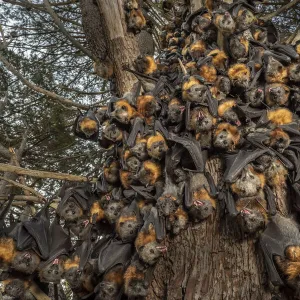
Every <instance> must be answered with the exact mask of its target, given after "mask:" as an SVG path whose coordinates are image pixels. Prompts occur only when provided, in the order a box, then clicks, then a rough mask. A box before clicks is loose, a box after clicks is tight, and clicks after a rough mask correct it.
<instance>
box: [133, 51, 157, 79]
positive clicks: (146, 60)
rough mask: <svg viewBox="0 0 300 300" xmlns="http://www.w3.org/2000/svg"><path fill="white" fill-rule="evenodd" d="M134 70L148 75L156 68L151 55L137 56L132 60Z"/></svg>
mask: <svg viewBox="0 0 300 300" xmlns="http://www.w3.org/2000/svg"><path fill="white" fill-rule="evenodd" d="M134 68H135V69H136V71H138V72H140V73H143V74H145V75H150V74H152V73H154V72H155V71H156V70H157V64H156V62H155V60H154V58H153V57H152V56H148V55H147V56H139V57H138V58H137V59H136V60H135V62H134Z"/></svg>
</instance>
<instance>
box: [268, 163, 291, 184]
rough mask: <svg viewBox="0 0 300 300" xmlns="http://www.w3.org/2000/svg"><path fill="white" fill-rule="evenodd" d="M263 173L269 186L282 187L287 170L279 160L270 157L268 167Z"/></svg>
mask: <svg viewBox="0 0 300 300" xmlns="http://www.w3.org/2000/svg"><path fill="white" fill-rule="evenodd" d="M265 174H266V179H267V183H268V184H269V185H270V186H272V187H275V186H277V187H278V186H281V187H282V186H284V185H285V181H286V177H287V174H288V172H287V170H286V168H285V167H284V165H283V164H282V163H281V161H280V160H277V159H272V162H271V163H270V165H269V167H268V168H267V169H266V170H265Z"/></svg>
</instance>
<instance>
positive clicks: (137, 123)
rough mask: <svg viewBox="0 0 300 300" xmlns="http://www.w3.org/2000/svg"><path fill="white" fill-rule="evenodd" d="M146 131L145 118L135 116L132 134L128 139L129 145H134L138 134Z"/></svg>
mask: <svg viewBox="0 0 300 300" xmlns="http://www.w3.org/2000/svg"><path fill="white" fill-rule="evenodd" d="M144 131H145V125H144V120H143V119H142V118H135V119H134V123H133V125H132V129H131V131H130V134H129V136H128V138H127V140H126V144H127V146H128V147H133V146H134V145H135V140H136V137H137V135H138V134H140V135H143V134H144Z"/></svg>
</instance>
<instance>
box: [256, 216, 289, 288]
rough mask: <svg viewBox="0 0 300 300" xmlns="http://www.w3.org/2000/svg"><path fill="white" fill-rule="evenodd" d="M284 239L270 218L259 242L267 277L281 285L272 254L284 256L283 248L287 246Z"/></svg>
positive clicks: (275, 283)
mask: <svg viewBox="0 0 300 300" xmlns="http://www.w3.org/2000/svg"><path fill="white" fill-rule="evenodd" d="M284 241H285V237H284V236H283V234H282V231H281V230H280V228H279V227H278V225H277V224H276V223H275V222H274V221H273V219H272V220H271V221H270V222H269V224H268V225H267V228H266V230H265V231H264V232H263V233H262V234H261V236H260V239H259V244H260V246H261V248H262V251H263V254H264V258H265V264H266V268H267V272H268V275H269V279H270V281H271V282H272V283H273V284H274V285H276V286H281V285H283V282H282V280H281V278H280V276H279V274H278V271H277V269H276V266H275V263H274V260H273V256H274V255H280V256H281V257H284V249H285V247H286V246H287V245H286V244H285V242H284Z"/></svg>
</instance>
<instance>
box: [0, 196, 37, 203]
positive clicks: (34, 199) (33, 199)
mask: <svg viewBox="0 0 300 300" xmlns="http://www.w3.org/2000/svg"><path fill="white" fill-rule="evenodd" d="M7 200H8V196H2V195H0V201H7ZM14 201H24V202H26V201H30V202H35V203H42V202H43V201H41V198H39V197H36V196H26V195H16V196H14Z"/></svg>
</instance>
